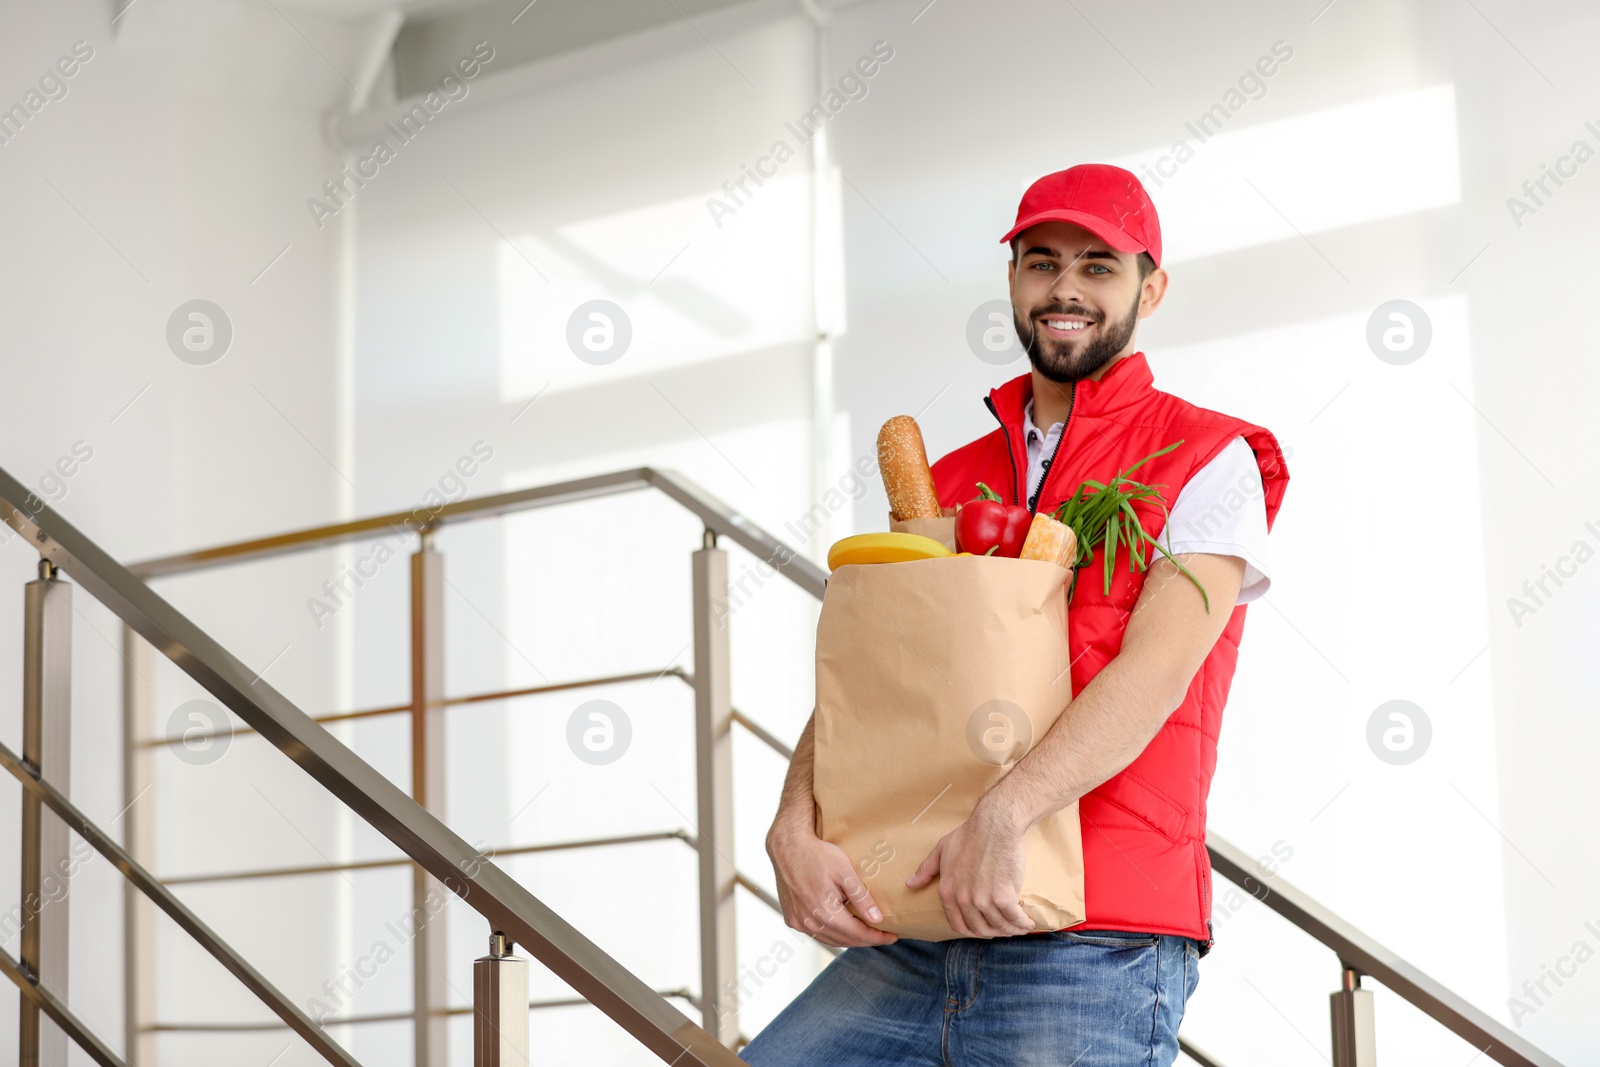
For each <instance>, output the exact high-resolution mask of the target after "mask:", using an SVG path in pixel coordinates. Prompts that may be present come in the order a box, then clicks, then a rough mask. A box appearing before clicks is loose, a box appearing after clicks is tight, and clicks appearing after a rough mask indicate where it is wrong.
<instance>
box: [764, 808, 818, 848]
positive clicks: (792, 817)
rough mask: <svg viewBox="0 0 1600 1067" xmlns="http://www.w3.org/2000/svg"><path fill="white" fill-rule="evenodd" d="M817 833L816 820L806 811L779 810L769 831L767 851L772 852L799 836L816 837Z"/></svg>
mask: <svg viewBox="0 0 1600 1067" xmlns="http://www.w3.org/2000/svg"><path fill="white" fill-rule="evenodd" d="M816 833H817V831H816V824H815V820H814V819H813V818H808V817H807V813H806V812H804V811H779V812H778V816H777V818H775V819H773V820H772V827H771V829H769V830H768V831H767V852H768V853H769V854H770V853H771V852H772V851H773V849H774V848H775V847H777V846H779V845H782V844H785V843H787V842H790V841H793V840H796V839H797V838H804V837H807V836H810V837H815V836H816Z"/></svg>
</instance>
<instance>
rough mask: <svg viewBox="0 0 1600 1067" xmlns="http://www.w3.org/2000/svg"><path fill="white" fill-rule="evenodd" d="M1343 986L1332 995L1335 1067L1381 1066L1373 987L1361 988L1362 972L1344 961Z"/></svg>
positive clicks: (1330, 998) (1330, 997) (1342, 962)
mask: <svg viewBox="0 0 1600 1067" xmlns="http://www.w3.org/2000/svg"><path fill="white" fill-rule="evenodd" d="M1340 964H1341V966H1343V968H1344V975H1343V979H1342V981H1343V988H1341V989H1340V990H1339V991H1338V992H1337V993H1333V994H1331V995H1330V996H1329V998H1328V999H1329V1000H1330V1001H1331V1002H1332V1003H1331V1004H1330V1009H1331V1011H1332V1014H1333V1067H1377V1063H1378V1030H1377V1026H1376V1025H1375V1023H1374V1019H1373V1014H1372V990H1370V989H1362V988H1361V972H1360V971H1358V970H1356V969H1355V968H1354V967H1352V966H1350V965H1349V964H1348V963H1345V962H1344V961H1342V960H1341V961H1340Z"/></svg>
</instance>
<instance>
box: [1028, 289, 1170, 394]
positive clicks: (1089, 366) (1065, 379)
mask: <svg viewBox="0 0 1600 1067" xmlns="http://www.w3.org/2000/svg"><path fill="white" fill-rule="evenodd" d="M1051 315H1081V316H1083V317H1085V318H1090V319H1093V320H1094V325H1095V327H1097V329H1096V331H1095V337H1094V339H1093V340H1091V341H1087V342H1083V343H1081V344H1080V343H1079V342H1078V341H1074V340H1066V341H1050V342H1049V350H1048V351H1046V348H1045V341H1044V340H1043V339H1041V338H1040V337H1039V329H1038V326H1037V322H1038V319H1039V318H1041V317H1043V318H1048V317H1050V316H1051ZM1105 318H1106V317H1105V313H1104V312H1099V313H1096V312H1093V311H1090V310H1089V309H1088V308H1086V307H1084V306H1083V305H1082V304H1053V305H1051V306H1050V307H1048V308H1046V309H1045V310H1044V311H1042V312H1040V313H1039V314H1038V315H1036V316H1035V317H1034V318H1031V319H1029V320H1028V322H1027V326H1026V328H1025V327H1024V325H1023V323H1022V322H1021V321H1020V320H1018V319H1017V318H1016V313H1015V312H1012V321H1013V325H1015V326H1016V329H1017V336H1018V337H1021V338H1026V340H1025V342H1024V345H1023V347H1024V348H1025V349H1026V350H1027V353H1028V362H1029V363H1032V364H1033V366H1034V369H1035V370H1037V371H1038V372H1039V373H1040V374H1042V375H1044V376H1045V377H1046V378H1048V379H1050V380H1051V381H1052V382H1060V383H1061V384H1063V385H1066V384H1068V383H1070V382H1076V381H1082V380H1083V379H1084V378H1087V377H1089V375H1091V374H1094V373H1095V372H1096V371H1098V370H1099V369H1100V368H1101V367H1104V366H1105V365H1106V364H1107V363H1110V362H1111V361H1112V360H1113V359H1115V358H1116V355H1117V353H1118V352H1121V351H1122V350H1123V349H1124V348H1126V347H1127V346H1128V342H1129V341H1131V340H1133V331H1134V329H1135V327H1137V326H1138V324H1139V295H1138V294H1135V295H1134V298H1133V307H1132V308H1130V309H1128V314H1127V316H1126V317H1124V318H1123V319H1122V320H1121V321H1120V322H1117V323H1115V324H1114V325H1112V326H1111V327H1110V328H1109V329H1107V328H1105Z"/></svg>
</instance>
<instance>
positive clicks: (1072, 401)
mask: <svg viewBox="0 0 1600 1067" xmlns="http://www.w3.org/2000/svg"><path fill="white" fill-rule="evenodd" d="M983 404H984V406H985V407H987V408H988V409H989V414H991V415H993V416H994V421H995V422H998V423H999V424H1000V433H1001V434H1002V435H1003V436H1004V437H1005V439H1006V458H1007V459H1009V460H1011V503H1013V504H1020V503H1022V499H1021V489H1020V486H1021V480H1020V479H1019V478H1018V477H1017V454H1016V453H1015V452H1013V451H1012V450H1011V431H1010V430H1008V429H1006V424H1005V420H1004V419H1002V418H1001V417H1000V413H999V412H998V411H996V410H995V408H994V398H993V397H987V396H986V397H984V398H983ZM1077 406H1078V383H1077V382H1073V383H1072V392H1071V393H1070V394H1069V395H1068V396H1067V417H1066V418H1065V419H1062V420H1061V436H1060V437H1058V438H1056V447H1055V448H1053V449H1051V450H1050V458H1049V459H1047V460H1045V464H1044V474H1043V476H1042V477H1040V479H1039V492H1038V493H1035V494H1034V495H1033V496H1031V497H1030V498H1028V510H1029V511H1031V512H1034V513H1035V514H1037V513H1038V512H1037V508H1038V505H1039V494H1040V493H1043V492H1044V483H1045V482H1047V481H1049V480H1050V468H1051V467H1053V466H1055V462H1056V456H1057V454H1059V453H1060V451H1061V444H1062V442H1063V441H1065V440H1066V439H1067V427H1069V426H1070V425H1071V424H1072V409H1073V408H1075V407H1077Z"/></svg>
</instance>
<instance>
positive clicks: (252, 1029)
mask: <svg viewBox="0 0 1600 1067" xmlns="http://www.w3.org/2000/svg"><path fill="white" fill-rule="evenodd" d="M0 955H4V953H3V952H0ZM656 992H657V993H659V994H660V995H661V996H663V997H673V998H676V999H678V1000H687V1001H689V1002H690V1003H691V1004H693V1005H695V1007H696V1008H697V1009H698V1007H699V1005H700V998H699V997H697V996H695V995H694V994H693V993H691V992H690V991H689V990H687V989H658V990H656ZM588 1003H589V1002H588V1001H587V1000H584V999H583V998H582V997H558V998H556V999H553V1000H530V1001H528V1010H529V1011H539V1010H541V1009H544V1008H576V1007H581V1006H583V1005H586V1004H588ZM472 1012H473V1009H472V1008H471V1007H470V1006H469V1007H455V1008H446V1009H444V1010H443V1011H441V1012H439V1014H440V1015H471V1014H472ZM415 1018H416V1015H415V1014H414V1013H412V1012H409V1011H390V1012H379V1013H377V1014H373V1015H345V1016H338V1017H335V1016H329V1017H328V1018H326V1019H324V1020H322V1025H323V1027H324V1028H325V1029H326V1028H329V1027H334V1026H367V1025H370V1024H372V1023H396V1022H410V1021H412V1020H414V1019H415ZM284 1029H287V1027H285V1026H284V1025H283V1023H280V1022H271V1021H268V1020H263V1021H261V1022H259V1023H155V1024H154V1025H151V1026H145V1027H141V1030H143V1032H145V1033H168V1034H210V1033H226V1034H240V1033H262V1032H268V1031H272V1030H284ZM116 1067H125V1065H124V1064H122V1062H121V1061H120V1060H119V1061H117V1065H116Z"/></svg>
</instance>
